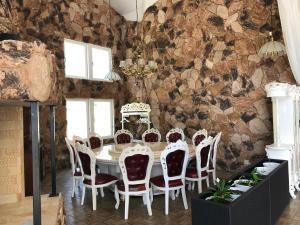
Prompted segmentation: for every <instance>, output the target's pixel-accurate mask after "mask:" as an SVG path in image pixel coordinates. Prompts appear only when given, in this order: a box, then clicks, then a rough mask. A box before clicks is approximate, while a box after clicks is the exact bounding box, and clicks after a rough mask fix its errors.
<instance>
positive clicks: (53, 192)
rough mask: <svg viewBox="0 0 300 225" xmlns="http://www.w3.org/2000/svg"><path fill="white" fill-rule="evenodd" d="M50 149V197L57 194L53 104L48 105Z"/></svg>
mask: <svg viewBox="0 0 300 225" xmlns="http://www.w3.org/2000/svg"><path fill="white" fill-rule="evenodd" d="M50 149H51V183H52V189H51V194H50V197H54V196H57V193H56V154H55V106H54V105H51V106H50Z"/></svg>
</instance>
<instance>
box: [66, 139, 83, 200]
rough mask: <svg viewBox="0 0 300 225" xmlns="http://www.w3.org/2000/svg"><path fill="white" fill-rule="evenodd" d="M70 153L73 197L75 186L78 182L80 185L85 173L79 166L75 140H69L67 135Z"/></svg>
mask: <svg viewBox="0 0 300 225" xmlns="http://www.w3.org/2000/svg"><path fill="white" fill-rule="evenodd" d="M65 141H66V144H67V147H68V150H69V153H70V163H71V169H72V175H73V178H72V180H73V181H72V182H73V185H72V198H73V197H74V194H75V186H76V184H77V185H78V186H79V183H80V182H81V181H82V180H83V174H82V172H81V170H80V168H79V167H77V156H76V149H75V146H74V142H72V141H71V140H69V139H68V138H67V137H66V138H65Z"/></svg>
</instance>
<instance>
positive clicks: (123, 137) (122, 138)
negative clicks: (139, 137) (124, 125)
mask: <svg viewBox="0 0 300 225" xmlns="http://www.w3.org/2000/svg"><path fill="white" fill-rule="evenodd" d="M117 142H118V144H127V143H130V142H131V137H130V135H129V134H125V133H123V134H119V135H118V136H117Z"/></svg>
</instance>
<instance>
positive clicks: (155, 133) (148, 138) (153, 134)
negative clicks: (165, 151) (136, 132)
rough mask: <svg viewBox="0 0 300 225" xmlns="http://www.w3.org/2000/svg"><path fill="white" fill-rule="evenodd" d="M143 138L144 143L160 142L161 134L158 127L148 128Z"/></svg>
mask: <svg viewBox="0 0 300 225" xmlns="http://www.w3.org/2000/svg"><path fill="white" fill-rule="evenodd" d="M142 140H143V142H144V143H146V142H152V143H153V142H160V140H161V134H160V132H159V130H158V129H155V128H151V129H149V130H146V131H145V132H144V133H143V135H142Z"/></svg>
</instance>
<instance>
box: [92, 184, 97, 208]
mask: <svg viewBox="0 0 300 225" xmlns="http://www.w3.org/2000/svg"><path fill="white" fill-rule="evenodd" d="M96 192H97V190H96V188H95V187H92V197H93V210H96V208H97V206H96V196H97V194H96Z"/></svg>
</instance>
